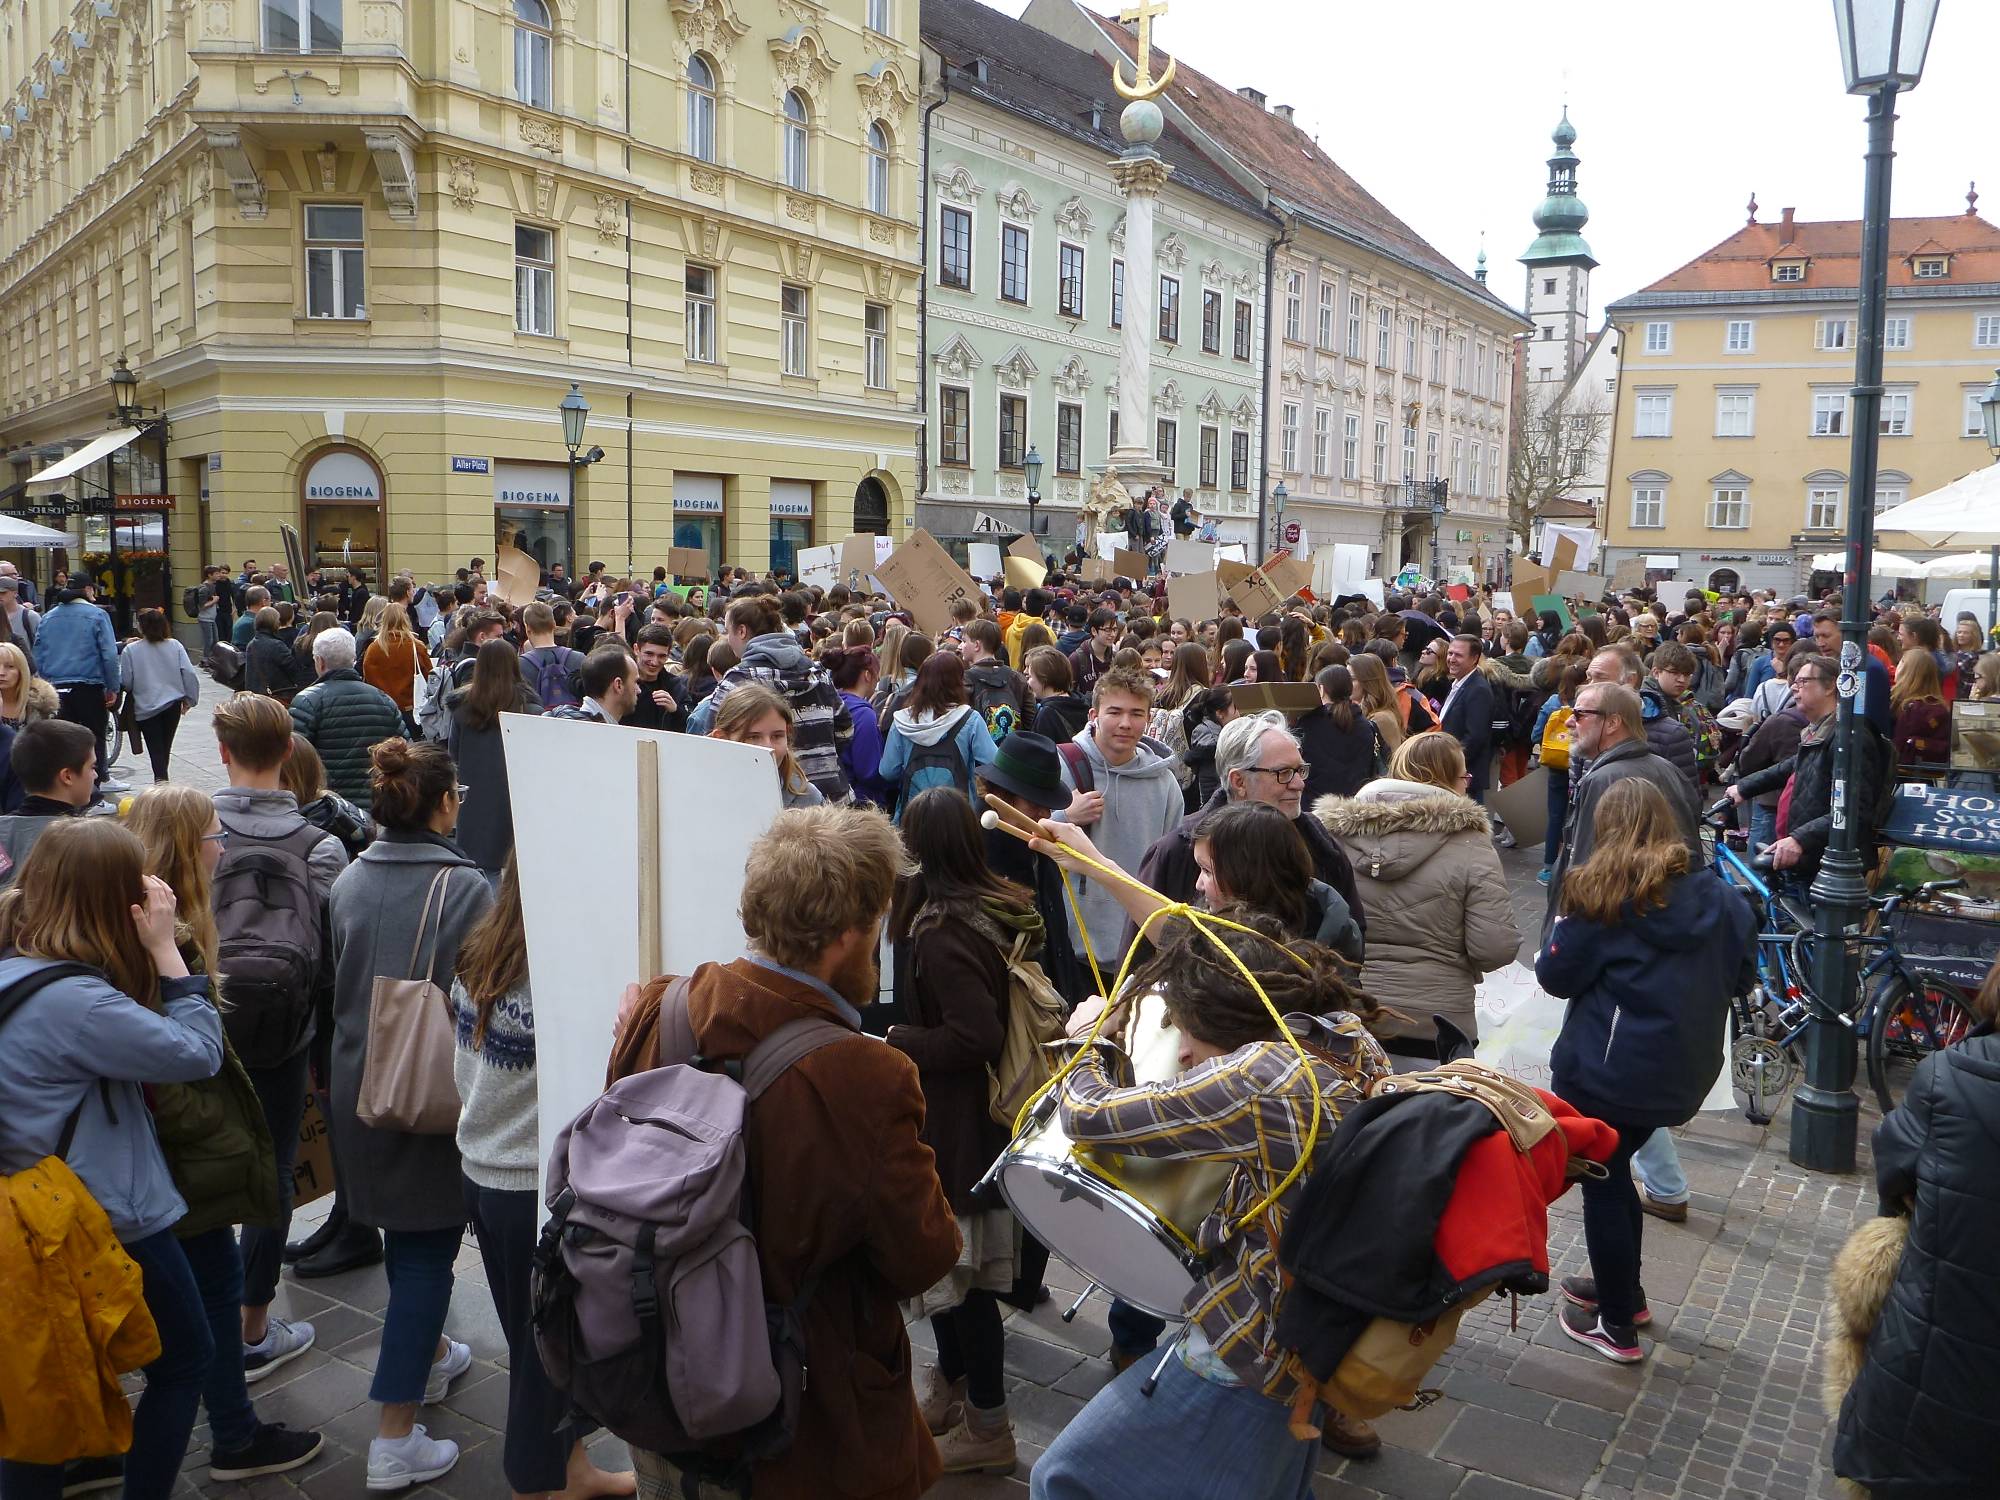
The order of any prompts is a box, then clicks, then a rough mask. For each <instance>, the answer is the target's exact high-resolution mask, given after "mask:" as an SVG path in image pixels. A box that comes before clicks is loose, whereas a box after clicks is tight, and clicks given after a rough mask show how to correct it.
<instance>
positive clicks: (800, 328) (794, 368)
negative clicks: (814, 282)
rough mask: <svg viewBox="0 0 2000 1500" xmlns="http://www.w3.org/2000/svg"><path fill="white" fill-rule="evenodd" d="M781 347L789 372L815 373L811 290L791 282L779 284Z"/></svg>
mask: <svg viewBox="0 0 2000 1500" xmlns="http://www.w3.org/2000/svg"><path fill="white" fill-rule="evenodd" d="M778 326H779V340H778V344H779V348H780V350H781V352H782V362H783V369H784V372H785V373H786V374H787V375H801V376H804V375H810V374H812V292H811V291H810V290H809V289H808V288H806V287H802V286H798V285H795V284H794V283H792V282H789V281H787V282H781V283H780V284H779V286H778Z"/></svg>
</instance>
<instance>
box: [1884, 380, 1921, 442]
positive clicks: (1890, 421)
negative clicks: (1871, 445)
mask: <svg viewBox="0 0 2000 1500" xmlns="http://www.w3.org/2000/svg"><path fill="white" fill-rule="evenodd" d="M1876 425H1877V427H1878V429H1879V430H1880V432H1881V435H1882V436H1883V437H1909V436H1911V435H1913V434H1914V433H1915V432H1916V430H1917V393H1916V391H1915V389H1914V388H1912V387H1907V386H1906V387H1904V388H1903V389H1901V390H1895V389H1891V390H1885V391H1884V392H1882V405H1881V407H1880V410H1879V415H1878V417H1877V419H1876Z"/></svg>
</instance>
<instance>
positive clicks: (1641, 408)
mask: <svg viewBox="0 0 2000 1500" xmlns="http://www.w3.org/2000/svg"><path fill="white" fill-rule="evenodd" d="M1673 435H1674V393H1673V392H1672V391H1637V392H1635V393H1634V394H1633V397H1632V436H1633V437H1635V438H1670V437H1672V436H1673Z"/></svg>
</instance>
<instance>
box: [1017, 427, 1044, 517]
mask: <svg viewBox="0 0 2000 1500" xmlns="http://www.w3.org/2000/svg"><path fill="white" fill-rule="evenodd" d="M1021 471H1022V473H1024V474H1025V475H1026V476H1027V480H1028V535H1030V536H1040V535H1041V533H1042V532H1043V530H1045V529H1046V523H1044V522H1043V520H1042V518H1041V512H1040V510H1039V508H1038V507H1039V506H1040V505H1041V503H1042V455H1041V452H1040V450H1038V449H1037V448H1036V447H1035V445H1034V444H1033V443H1030V444H1029V445H1028V456H1027V457H1026V458H1024V459H1022V460H1021Z"/></svg>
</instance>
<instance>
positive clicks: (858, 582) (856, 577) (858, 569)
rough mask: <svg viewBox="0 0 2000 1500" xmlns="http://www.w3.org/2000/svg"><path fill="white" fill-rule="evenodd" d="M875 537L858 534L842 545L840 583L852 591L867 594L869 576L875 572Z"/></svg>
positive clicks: (864, 533)
mask: <svg viewBox="0 0 2000 1500" xmlns="http://www.w3.org/2000/svg"><path fill="white" fill-rule="evenodd" d="M876 561H877V559H876V556H875V537H874V536H873V535H871V534H870V533H868V532H865V531H863V532H857V533H856V534H855V535H853V536H850V537H848V538H846V539H845V540H843V541H842V542H841V544H840V581H841V582H842V583H844V584H846V585H847V587H848V588H849V589H851V590H856V591H859V592H862V593H866V592H867V590H868V575H869V574H871V573H873V572H874V571H875V563H876Z"/></svg>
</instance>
